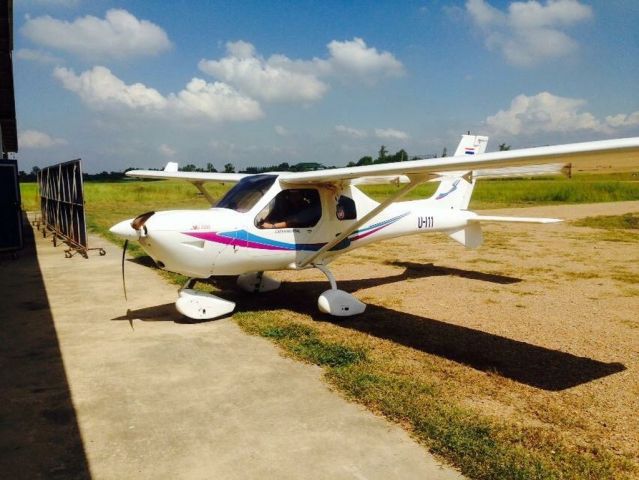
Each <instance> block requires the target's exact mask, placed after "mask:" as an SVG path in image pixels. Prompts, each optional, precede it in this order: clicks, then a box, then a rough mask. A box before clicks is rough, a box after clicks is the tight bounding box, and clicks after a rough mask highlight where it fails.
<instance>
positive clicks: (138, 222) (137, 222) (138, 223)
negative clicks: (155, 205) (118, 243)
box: [122, 212, 155, 300]
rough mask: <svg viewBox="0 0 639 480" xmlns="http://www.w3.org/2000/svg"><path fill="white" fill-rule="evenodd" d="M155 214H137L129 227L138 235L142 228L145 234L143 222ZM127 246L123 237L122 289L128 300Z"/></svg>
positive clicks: (127, 243) (127, 242) (127, 241)
mask: <svg viewBox="0 0 639 480" xmlns="http://www.w3.org/2000/svg"><path fill="white" fill-rule="evenodd" d="M153 214H155V212H146V213H143V214H142V215H138V216H137V217H135V218H134V219H133V221H132V222H131V228H132V229H133V230H135V231H136V232H137V233H138V237H139V236H140V229H142V228H143V229H144V234H145V235H146V233H147V230H146V227H145V226H144V224H145V223H146V221H147V220H148V219H149V218H151V216H152V215H153ZM128 246H129V239H128V238H127V239H125V240H124V246H123V247H122V289H123V290H124V299H125V300H128V299H129V298H128V297H127V295H126V280H125V277H124V260H125V257H126V249H127V247H128Z"/></svg>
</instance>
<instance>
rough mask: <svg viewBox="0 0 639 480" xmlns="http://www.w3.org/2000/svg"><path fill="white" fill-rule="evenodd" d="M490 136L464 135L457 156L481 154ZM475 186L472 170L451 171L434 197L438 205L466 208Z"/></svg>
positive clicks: (440, 184)
mask: <svg viewBox="0 0 639 480" xmlns="http://www.w3.org/2000/svg"><path fill="white" fill-rule="evenodd" d="M487 145H488V137H483V136H481V135H462V138H461V141H460V142H459V145H458V146H457V150H455V156H459V155H469V156H470V155H479V154H481V153H484V152H485V151H486V146H487ZM474 188H475V179H474V178H473V175H472V174H471V172H467V171H466V172H449V173H448V174H447V175H446V176H445V177H443V178H442V180H441V182H440V183H439V187H438V188H437V191H436V192H435V195H433V197H432V199H433V200H434V201H435V202H436V203H437V204H438V206H441V207H444V208H457V209H461V210H465V209H466V208H468V204H469V203H470V197H471V196H472V195H473V189H474Z"/></svg>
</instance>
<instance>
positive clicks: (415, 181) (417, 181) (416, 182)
mask: <svg viewBox="0 0 639 480" xmlns="http://www.w3.org/2000/svg"><path fill="white" fill-rule="evenodd" d="M408 177H409V178H410V183H409V184H407V185H406V186H404V187H402V188H401V189H400V190H398V191H397V193H395V195H392V196H390V197H388V198H387V199H386V200H384V201H383V202H382V203H380V204H379V205H377V206H376V207H375V208H373V209H372V210H371V211H370V212H368V213H367V214H366V215H364V216H363V217H362V218H360V219H359V220H358V221H356V222H355V223H353V224H352V225H350V226H349V227H348V228H347V229H346V230H345V231H343V232H342V233H340V234H339V235H338V236H336V237H335V238H334V239H333V240H331V241H330V242H328V243H327V244H326V245H324V246H323V247H322V248H320V249H319V250H318V251H317V252H314V253H313V254H312V255H311V256H309V257H308V258H306V259H304V260H303V261H302V262H300V263H299V264H298V267H300V268H303V267H306V266H307V265H309V264H311V263H313V261H314V260H315V259H316V258H318V257H320V256H321V255H322V254H323V253H324V252H327V251H329V250H330V249H331V248H333V247H334V246H335V245H337V244H338V243H340V242H341V241H342V240H344V239H345V238H346V237H348V236H349V235H350V234H351V233H353V232H354V231H355V230H357V229H358V228H359V227H361V226H362V225H364V224H365V223H366V222H368V221H369V220H370V219H371V218H373V217H375V216H376V215H378V214H379V213H380V212H381V211H382V210H384V209H385V208H386V207H388V206H389V205H390V204H391V203H393V202H396V201H397V200H399V199H400V198H402V197H403V196H404V195H406V194H407V193H408V192H410V191H411V190H414V189H415V188H417V187H419V186H420V185H421V184H422V183H425V182H427V181H428V180H430V179H431V178H433V177H437V175H432V174H420V175H412V174H409V175H408Z"/></svg>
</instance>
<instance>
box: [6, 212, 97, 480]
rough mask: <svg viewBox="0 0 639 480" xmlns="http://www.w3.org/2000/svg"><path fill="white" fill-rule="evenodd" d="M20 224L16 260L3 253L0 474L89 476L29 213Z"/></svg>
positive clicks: (20, 475)
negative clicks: (20, 245) (20, 240)
mask: <svg viewBox="0 0 639 480" xmlns="http://www.w3.org/2000/svg"><path fill="white" fill-rule="evenodd" d="M24 225H25V227H24V229H23V235H24V248H23V249H22V250H21V251H19V252H18V254H17V258H16V259H9V258H8V257H6V256H4V255H0V271H1V272H2V275H0V291H2V292H3V297H2V308H0V318H1V320H2V335H0V363H1V364H2V368H1V369H0V472H2V473H1V474H0V476H1V477H2V478H52V479H62V478H74V479H80V478H91V474H90V472H89V467H88V461H87V458H86V453H85V451H84V446H83V443H82V437H81V435H80V429H79V427H78V420H77V416H76V411H75V408H74V406H73V401H72V398H71V392H70V388H69V382H68V379H67V376H66V373H65V369H64V363H63V360H62V353H61V351H60V345H59V342H58V337H57V334H56V330H55V325H54V321H53V316H52V313H51V307H50V305H49V302H48V300H47V292H46V288H45V285H44V280H43V278H42V272H41V269H40V264H39V261H38V256H37V253H36V250H35V244H34V236H33V235H34V234H33V230H32V229H31V228H30V226H29V222H28V220H27V219H26V217H25V219H24ZM60 255H63V253H62V251H60Z"/></svg>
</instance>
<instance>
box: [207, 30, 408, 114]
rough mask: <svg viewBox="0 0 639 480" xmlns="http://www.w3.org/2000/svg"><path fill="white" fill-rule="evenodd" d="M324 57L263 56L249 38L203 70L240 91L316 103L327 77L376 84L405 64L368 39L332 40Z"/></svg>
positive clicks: (278, 99)
mask: <svg viewBox="0 0 639 480" xmlns="http://www.w3.org/2000/svg"><path fill="white" fill-rule="evenodd" d="M327 48H328V51H329V56H328V58H325V59H319V58H313V59H312V60H291V59H290V58H288V57H287V56H285V55H281V54H276V55H271V56H270V57H269V58H264V57H262V56H261V55H259V54H258V53H257V51H256V49H255V47H254V46H253V45H252V44H250V43H248V42H245V41H242V40H240V41H237V42H229V43H227V45H226V49H227V56H226V57H223V58H221V59H219V60H205V59H203V60H201V61H200V62H199V64H198V66H199V68H200V70H202V71H203V72H205V73H207V74H209V75H212V76H214V77H216V78H219V79H220V80H223V81H225V82H227V83H230V84H232V85H234V86H235V87H237V88H238V89H239V90H240V91H242V92H245V93H246V94H248V95H251V96H253V97H255V98H259V99H262V100H265V101H268V102H313V101H317V100H319V99H320V98H322V97H323V96H324V94H325V93H326V92H327V90H328V88H329V86H328V84H327V83H326V81H325V80H323V79H325V78H326V77H331V76H333V77H342V78H352V79H357V80H359V81H363V82H365V83H368V84H371V83H375V81H377V80H378V79H379V78H381V77H388V76H398V75H402V74H403V73H404V67H403V65H402V63H401V62H400V61H399V60H397V59H396V58H395V57H394V56H393V55H392V54H391V53H389V52H378V51H377V49H375V48H372V47H368V46H367V45H366V43H365V42H364V40H362V39H361V38H355V39H353V40H352V41H344V42H339V41H337V40H334V41H332V42H330V43H329V44H328V45H327Z"/></svg>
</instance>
